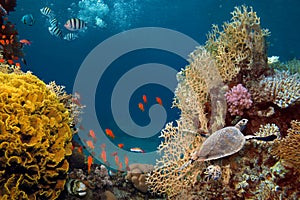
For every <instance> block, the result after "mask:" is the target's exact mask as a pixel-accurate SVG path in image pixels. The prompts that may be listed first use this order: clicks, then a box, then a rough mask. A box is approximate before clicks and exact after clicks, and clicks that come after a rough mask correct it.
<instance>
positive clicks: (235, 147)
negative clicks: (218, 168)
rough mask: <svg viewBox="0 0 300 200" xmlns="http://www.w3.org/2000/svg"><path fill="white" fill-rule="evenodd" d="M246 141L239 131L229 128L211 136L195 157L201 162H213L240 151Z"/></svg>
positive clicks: (232, 127)
mask: <svg viewBox="0 0 300 200" xmlns="http://www.w3.org/2000/svg"><path fill="white" fill-rule="evenodd" d="M245 142H246V140H245V137H244V135H243V134H242V133H241V131H240V130H239V129H238V128H236V127H234V126H229V127H225V128H222V129H220V130H218V131H216V132H214V133H213V134H211V135H210V136H209V137H208V138H207V139H206V140H205V141H204V142H203V144H202V146H201V148H200V150H199V151H198V153H197V156H198V158H199V159H200V160H202V161H207V160H215V159H219V158H223V157H225V156H229V155H232V154H234V153H236V152H238V151H239V150H241V149H242V148H243V146H244V144H245Z"/></svg>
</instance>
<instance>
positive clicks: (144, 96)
mask: <svg viewBox="0 0 300 200" xmlns="http://www.w3.org/2000/svg"><path fill="white" fill-rule="evenodd" d="M143 102H144V103H147V102H148V101H147V96H146V95H143Z"/></svg>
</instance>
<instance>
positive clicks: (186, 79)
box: [146, 6, 300, 199]
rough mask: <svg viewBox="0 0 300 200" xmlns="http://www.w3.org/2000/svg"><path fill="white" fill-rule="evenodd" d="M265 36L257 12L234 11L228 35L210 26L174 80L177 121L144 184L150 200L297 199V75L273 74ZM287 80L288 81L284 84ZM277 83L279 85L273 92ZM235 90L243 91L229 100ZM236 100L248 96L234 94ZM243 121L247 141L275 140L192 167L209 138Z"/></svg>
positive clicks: (249, 144) (170, 125) (166, 132)
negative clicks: (162, 199) (158, 199)
mask: <svg viewBox="0 0 300 200" xmlns="http://www.w3.org/2000/svg"><path fill="white" fill-rule="evenodd" d="M268 35H269V31H268V30H267V29H262V28H261V27H260V19H259V17H257V15H256V13H255V12H254V11H253V9H252V8H250V9H249V8H248V7H246V6H242V7H236V8H235V10H234V12H233V13H232V19H231V21H230V22H228V23H224V25H223V30H222V31H220V30H219V28H218V27H217V26H213V31H212V32H211V33H210V34H209V35H208V41H207V43H206V45H205V47H197V49H196V50H195V51H194V52H192V53H191V54H190V60H189V65H188V66H186V67H185V69H183V70H182V71H181V72H179V73H178V74H177V80H178V85H177V88H176V90H175V98H174V103H173V105H174V106H175V107H178V108H179V109H180V110H181V115H180V119H178V120H177V121H176V122H170V123H168V124H167V125H166V126H165V128H164V129H163V130H162V132H161V138H162V139H163V140H162V142H161V144H160V145H159V147H158V152H159V153H160V154H161V157H160V158H159V159H158V160H157V161H156V165H155V166H154V170H153V171H152V172H150V173H148V176H147V179H146V182H147V184H148V185H149V190H150V191H151V192H152V193H155V194H160V195H166V196H167V198H170V199H260V198H261V199H297V197H299V183H300V182H299V176H297V178H296V179H297V180H296V182H294V183H292V182H291V181H290V180H292V179H291V177H293V176H295V173H298V171H299V153H298V150H297V149H299V141H298V139H299V138H298V136H299V129H298V128H299V123H298V122H299V120H300V110H299V109H300V107H299V101H298V99H299V97H298V93H299V91H300V90H299V88H298V85H299V78H298V77H299V75H298V74H297V72H294V73H288V72H284V71H282V72H276V70H274V68H273V67H272V66H269V65H271V64H268V59H267V52H266V50H267V48H266V41H265V38H266V36H268ZM272 65H273V64H272ZM295 65H296V64H295ZM278 73H280V77H278V76H279V75H278ZM284 74H288V75H287V76H285V78H281V77H283V75H284ZM274 78H276V79H279V78H280V79H282V81H279V84H273V83H272V80H273V79H274ZM262 83H265V85H267V84H270V87H268V89H266V91H265V90H264V89H262V88H261V87H260V85H262ZM236 85H238V87H239V88H234V89H232V90H231V91H229V92H228V93H227V95H225V92H226V91H228V88H233V87H234V86H236ZM288 85H289V86H288ZM242 86H244V87H245V88H247V89H248V91H247V90H246V89H245V88H242ZM288 87H289V88H288ZM233 90H234V91H235V90H236V92H234V91H233ZM239 92H240V93H243V95H240V96H239V95H236V94H235V93H239ZM267 92H269V93H267ZM259 93H261V94H259ZM270 93H272V94H276V95H273V96H272V95H269V96H268V95H266V96H268V98H265V99H261V100H259V95H265V94H270ZM226 96H227V101H228V106H229V109H227V106H226V105H227V103H226ZM250 96H251V100H250ZM239 97H240V98H239ZM276 97H279V98H277V99H278V100H276ZM279 99H281V100H279ZM250 105H251V107H250ZM235 115H241V116H235ZM241 118H246V119H248V120H249V121H248V124H247V128H246V129H245V130H244V131H243V133H244V134H245V135H248V134H251V135H253V134H255V135H258V136H266V135H270V134H274V135H276V136H277V139H275V140H274V141H273V142H257V141H255V140H251V141H249V142H247V143H246V144H245V145H244V147H243V148H242V150H241V151H239V152H238V153H236V154H234V155H230V156H228V157H224V158H221V159H219V160H213V161H208V162H203V160H195V161H194V159H193V158H194V155H195V152H197V151H198V150H199V149H200V148H201V145H202V144H203V142H204V141H205V140H206V138H207V136H208V135H210V134H211V133H213V132H215V131H216V130H219V129H221V128H223V127H224V126H232V125H233V124H235V123H236V122H237V121H238V120H239V119H241ZM295 119H296V120H297V121H296V122H295V121H293V120H295ZM291 121H292V127H291V128H290V129H289V127H288V124H289V123H290V122H291ZM211 148H214V146H212V147H211ZM212 150H213V149H212ZM211 152H213V151H211ZM270 152H271V153H272V154H273V155H274V157H273V156H272V155H271V154H270ZM297 154H298V155H297ZM212 166H214V167H212ZM215 166H219V167H216V168H215ZM211 169H216V170H215V171H211ZM212 172H216V173H215V174H214V173H212ZM208 174H210V176H208ZM211 177H215V178H211Z"/></svg>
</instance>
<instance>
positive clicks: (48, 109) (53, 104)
mask: <svg viewBox="0 0 300 200" xmlns="http://www.w3.org/2000/svg"><path fill="white" fill-rule="evenodd" d="M0 82H1V85H0V132H1V134H0V155H1V156H0V177H1V178H0V185H1V188H2V189H1V190H0V197H1V198H4V199H5V198H8V197H9V198H10V199H21V198H22V199H45V198H47V199H56V198H57V197H58V196H59V194H60V192H61V191H62V190H63V189H64V185H65V181H66V176H67V171H68V169H69V164H68V161H67V160H66V156H69V155H71V153H72V151H71V139H72V131H71V129H70V127H69V123H70V117H69V116H70V114H69V112H68V110H67V109H66V108H65V107H64V105H63V104H62V103H60V102H59V100H58V98H57V96H56V95H55V94H54V93H53V92H51V91H50V90H48V89H47V87H46V84H45V83H44V82H42V81H41V80H40V79H38V78H37V77H36V76H34V75H32V74H30V73H23V74H4V73H0Z"/></svg>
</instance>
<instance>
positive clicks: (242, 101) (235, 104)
mask: <svg viewBox="0 0 300 200" xmlns="http://www.w3.org/2000/svg"><path fill="white" fill-rule="evenodd" d="M225 96H226V100H227V104H228V106H229V108H228V111H229V112H230V114H231V115H243V110H244V109H249V108H250V107H251V105H252V101H251V95H250V93H249V92H248V90H247V88H245V87H244V86H243V85H242V84H238V85H237V86H234V87H233V88H231V90H230V91H228V92H226V94H225Z"/></svg>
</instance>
